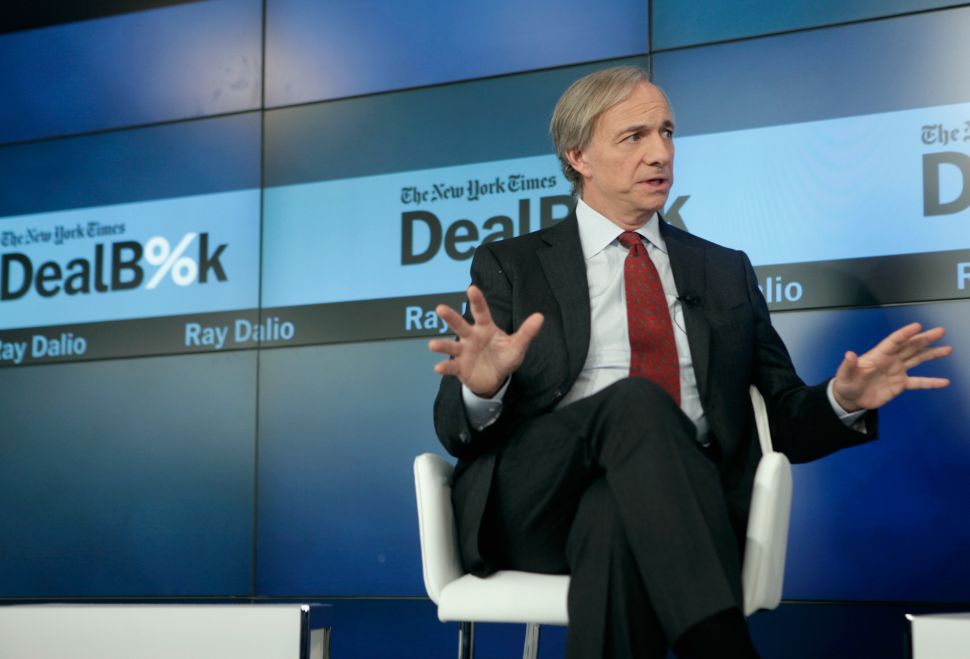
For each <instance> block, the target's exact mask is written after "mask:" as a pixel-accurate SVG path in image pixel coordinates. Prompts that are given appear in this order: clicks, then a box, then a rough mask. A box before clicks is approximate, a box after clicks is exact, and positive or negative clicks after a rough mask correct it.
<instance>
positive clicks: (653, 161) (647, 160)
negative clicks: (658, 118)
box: [642, 137, 671, 167]
mask: <svg viewBox="0 0 970 659" xmlns="http://www.w3.org/2000/svg"><path fill="white" fill-rule="evenodd" d="M644 142H645V144H644V146H643V154H642V159H643V162H644V164H647V165H650V166H651V167H666V166H668V165H669V164H670V160H671V149H670V146H669V144H668V143H667V142H665V141H664V140H663V139H662V138H660V137H657V138H656V139H650V140H644Z"/></svg>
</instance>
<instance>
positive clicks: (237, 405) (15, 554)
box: [0, 350, 256, 598]
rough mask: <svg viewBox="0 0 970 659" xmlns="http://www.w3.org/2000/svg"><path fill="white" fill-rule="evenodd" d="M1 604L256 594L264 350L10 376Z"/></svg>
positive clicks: (2, 388) (29, 370)
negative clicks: (260, 361) (259, 365)
mask: <svg viewBox="0 0 970 659" xmlns="http://www.w3.org/2000/svg"><path fill="white" fill-rule="evenodd" d="M0 401H3V402H2V410H3V425H2V429H0V482H2V483H3V487H2V488H0V519H2V520H3V523H2V524H0V556H2V557H3V560H0V597H12V598H22V597H52V598H58V597H99V596H100V597H125V596H141V597H148V596H158V597H173V596H183V597H187V596H212V595H215V596H230V595H231V596H236V595H246V594H249V593H251V589H252V571H253V556H252V541H253V524H254V519H253V489H254V485H255V483H254V474H255V467H254V461H255V454H256V451H255V441H256V427H255V420H256V415H255V401H256V351H254V350H249V351H236V352H233V353H227V354H211V355H183V356H172V357H151V358H143V359H117V360H107V361H97V362H88V363H78V364H52V365H49V366H30V367H26V368H16V369H4V370H3V371H0Z"/></svg>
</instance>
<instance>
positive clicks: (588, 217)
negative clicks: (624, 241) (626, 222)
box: [576, 199, 667, 260]
mask: <svg viewBox="0 0 970 659" xmlns="http://www.w3.org/2000/svg"><path fill="white" fill-rule="evenodd" d="M576 220H577V222H578V223H579V242H580V244H581V245H582V246H583V257H584V258H585V259H586V260H589V259H591V258H593V257H594V256H596V255H597V254H599V253H600V252H602V251H603V250H604V249H606V246H607V245H609V244H610V243H612V242H613V241H614V240H616V239H617V238H618V237H619V236H620V234H621V233H623V229H621V228H620V227H619V226H617V225H616V224H614V223H613V222H612V221H610V220H609V218H607V217H606V216H605V215H603V214H601V213H600V212H598V211H596V210H594V209H593V208H592V207H591V206H590V205H589V204H587V203H586V202H585V201H583V200H582V199H579V200H578V201H577V203H576ZM637 233H639V234H640V235H641V236H643V237H644V238H646V239H647V240H649V241H650V242H651V243H653V244H654V246H655V247H657V248H658V249H659V250H660V251H662V252H664V253H666V252H667V244H666V243H665V242H664V239H663V236H661V235H660V218H659V217H658V215H657V214H656V213H654V214H653V215H651V216H650V219H649V220H647V222H646V224H644V225H643V226H642V227H640V228H639V229H637Z"/></svg>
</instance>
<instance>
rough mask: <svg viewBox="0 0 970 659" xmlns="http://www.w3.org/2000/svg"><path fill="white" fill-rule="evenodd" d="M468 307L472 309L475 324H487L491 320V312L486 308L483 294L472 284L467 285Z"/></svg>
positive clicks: (486, 304) (486, 303)
mask: <svg viewBox="0 0 970 659" xmlns="http://www.w3.org/2000/svg"><path fill="white" fill-rule="evenodd" d="M468 308H469V309H471V310H472V318H474V319H475V324H476V325H488V324H490V323H491V322H492V312H491V311H489V310H488V302H486V301H485V295H484V294H483V293H482V291H481V290H480V289H479V288H478V286H475V285H474V284H472V285H471V286H469V287H468Z"/></svg>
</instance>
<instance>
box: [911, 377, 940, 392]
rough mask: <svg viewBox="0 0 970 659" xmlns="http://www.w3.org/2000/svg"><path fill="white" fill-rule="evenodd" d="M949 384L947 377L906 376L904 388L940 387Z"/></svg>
mask: <svg viewBox="0 0 970 659" xmlns="http://www.w3.org/2000/svg"><path fill="white" fill-rule="evenodd" d="M948 386H950V380H949V378H920V377H908V378H906V388H907V389H910V390H913V389H942V388H943V387H948Z"/></svg>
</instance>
